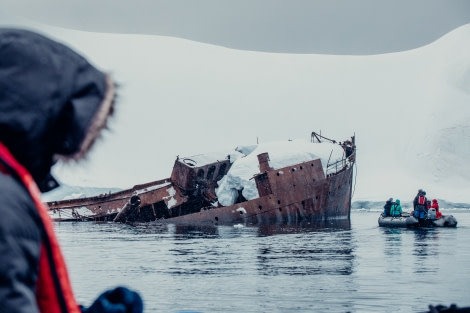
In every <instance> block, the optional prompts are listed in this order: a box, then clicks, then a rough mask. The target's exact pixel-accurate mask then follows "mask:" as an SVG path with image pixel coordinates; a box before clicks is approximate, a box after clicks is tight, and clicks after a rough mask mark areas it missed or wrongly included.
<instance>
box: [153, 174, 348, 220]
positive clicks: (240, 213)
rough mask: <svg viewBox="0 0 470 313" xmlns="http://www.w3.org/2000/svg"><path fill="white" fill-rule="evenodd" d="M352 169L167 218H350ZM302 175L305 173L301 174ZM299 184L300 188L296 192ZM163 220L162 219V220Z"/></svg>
mask: <svg viewBox="0 0 470 313" xmlns="http://www.w3.org/2000/svg"><path fill="white" fill-rule="evenodd" d="M352 174H353V169H352V168H350V169H348V170H346V171H344V172H343V173H341V174H340V175H337V176H335V177H331V178H327V179H326V180H323V181H320V182H318V183H309V184H306V185H304V186H295V185H290V186H288V187H287V186H286V187H285V188H283V190H282V192H281V193H279V194H277V195H267V196H264V197H260V198H258V199H254V200H250V201H246V202H242V203H237V204H234V205H231V206H227V207H219V208H212V209H206V210H204V209H203V210H201V211H200V212H197V213H193V214H190V215H182V216H178V217H174V218H170V219H167V220H166V221H165V222H168V223H177V224H194V223H197V224H218V225H223V224H270V223H276V224H297V223H300V222H317V221H322V220H327V219H349V217H350V208H351V184H352ZM303 178H305V176H303ZM300 188H302V189H303V190H302V191H301V192H299V190H296V189H300ZM161 222H163V221H161Z"/></svg>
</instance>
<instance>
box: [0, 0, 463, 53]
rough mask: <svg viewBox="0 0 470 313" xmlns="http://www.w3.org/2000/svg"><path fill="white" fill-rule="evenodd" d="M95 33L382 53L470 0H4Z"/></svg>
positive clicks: (447, 20) (413, 41) (16, 11)
mask: <svg viewBox="0 0 470 313" xmlns="http://www.w3.org/2000/svg"><path fill="white" fill-rule="evenodd" d="M12 15H13V16H17V17H24V18H28V19H31V20H34V21H37V22H41V23H45V24H49V25H54V26H60V27H65V28H72V29H77V30H85V31H91V32H116V33H135V34H156V35H165V36H173V37H180V38H185V39H190V40H195V41H200V42H205V43H211V44H216V45H222V46H225V47H230V48H235V49H242V50H257V51H270V52H285V53H320V54H325V53H326V54H376V53H384V52H393V51H403V50H409V49H412V48H416V47H419V46H423V45H425V44H428V43H430V42H432V41H434V40H436V39H438V38H439V37H441V36H442V35H444V34H446V33H448V32H449V31H451V30H452V29H455V28H457V27H458V26H461V25H463V24H467V23H470V1H469V0H389V1H383V0H236V1H221V0H189V1H188V0H186V1H183V0H166V1H157V0H155V1H152V0H133V1H129V0H100V1H97V0H69V1H63V0H43V1H33V0H2V1H1V2H0V22H2V23H6V22H8V20H11V16H12Z"/></svg>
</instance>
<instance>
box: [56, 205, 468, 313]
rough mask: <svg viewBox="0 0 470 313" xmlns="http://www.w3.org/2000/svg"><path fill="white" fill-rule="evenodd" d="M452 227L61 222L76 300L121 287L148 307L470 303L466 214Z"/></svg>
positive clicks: (364, 221)
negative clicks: (405, 227) (206, 226)
mask: <svg viewBox="0 0 470 313" xmlns="http://www.w3.org/2000/svg"><path fill="white" fill-rule="evenodd" d="M443 212H444V214H452V215H454V216H455V217H456V218H457V220H458V222H459V224H458V226H457V228H435V229H427V230H408V229H388V228H382V227H378V224H377V218H378V215H379V212H378V211H375V212H370V211H355V210H353V212H352V214H351V220H350V221H337V222H332V223H329V224H328V225H323V227H318V225H301V226H297V227H293V226H286V225H274V226H270V227H268V226H265V227H254V226H252V227H248V226H241V225H237V226H218V227H208V228H197V227H176V226H174V225H164V226H163V225H160V226H156V225H151V224H147V225H140V226H135V227H133V226H129V225H122V224H113V223H107V224H95V223H92V222H78V223H57V224H56V230H57V233H58V236H59V240H60V242H61V245H62V248H63V250H64V254H65V258H66V261H67V264H68V267H69V271H70V275H71V279H72V284H73V287H74V289H75V293H76V295H77V298H78V300H79V302H80V303H82V304H85V305H89V304H90V303H91V302H92V301H93V299H95V297H96V296H97V295H98V294H99V293H101V292H102V291H104V290H106V289H109V288H112V287H115V286H117V285H125V286H128V287H131V288H133V289H136V290H137V291H139V292H140V293H141V295H142V296H143V298H144V303H145V312H178V311H183V310H195V311H200V312H204V313H209V312H270V313H273V312H299V313H300V312H424V311H427V310H428V305H429V304H433V305H437V304H444V305H450V304H451V303H456V304H457V305H458V306H459V307H463V306H470V210H453V211H445V210H443Z"/></svg>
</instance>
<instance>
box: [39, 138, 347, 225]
mask: <svg viewBox="0 0 470 313" xmlns="http://www.w3.org/2000/svg"><path fill="white" fill-rule="evenodd" d="M355 152H356V146H355V138H354V136H352V137H350V139H348V140H345V141H343V142H337V141H335V140H331V139H328V138H326V137H323V136H321V135H319V134H317V133H315V132H313V133H312V135H311V140H310V141H301V140H293V141H281V142H271V143H265V144H258V145H253V146H242V147H237V148H236V149H235V150H233V151H229V152H227V153H208V154H201V155H196V156H191V157H185V158H181V157H177V159H176V160H175V163H174V165H173V171H172V174H171V177H170V178H166V179H163V180H158V181H154V182H150V183H146V184H142V185H137V186H134V187H133V188H131V189H127V190H123V191H119V192H115V193H109V194H104V195H100V196H94V197H88V198H80V199H71V200H61V201H51V202H48V203H47V204H48V205H49V207H50V214H51V217H52V218H53V219H54V220H56V221H66V220H95V221H114V222H125V223H139V222H154V221H157V222H169V223H183V224H201V223H202V224H233V223H245V224H257V223H297V222H301V221H320V220H326V219H330V218H349V215H350V207H351V196H352V185H353V168H354V164H355V157H356V153H355Z"/></svg>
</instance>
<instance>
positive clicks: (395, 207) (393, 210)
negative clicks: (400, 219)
mask: <svg viewBox="0 0 470 313" xmlns="http://www.w3.org/2000/svg"><path fill="white" fill-rule="evenodd" d="M402 213H403V211H402V208H401V205H400V199H396V200H395V202H394V203H393V204H392V205H391V207H390V216H401V214H402Z"/></svg>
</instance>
